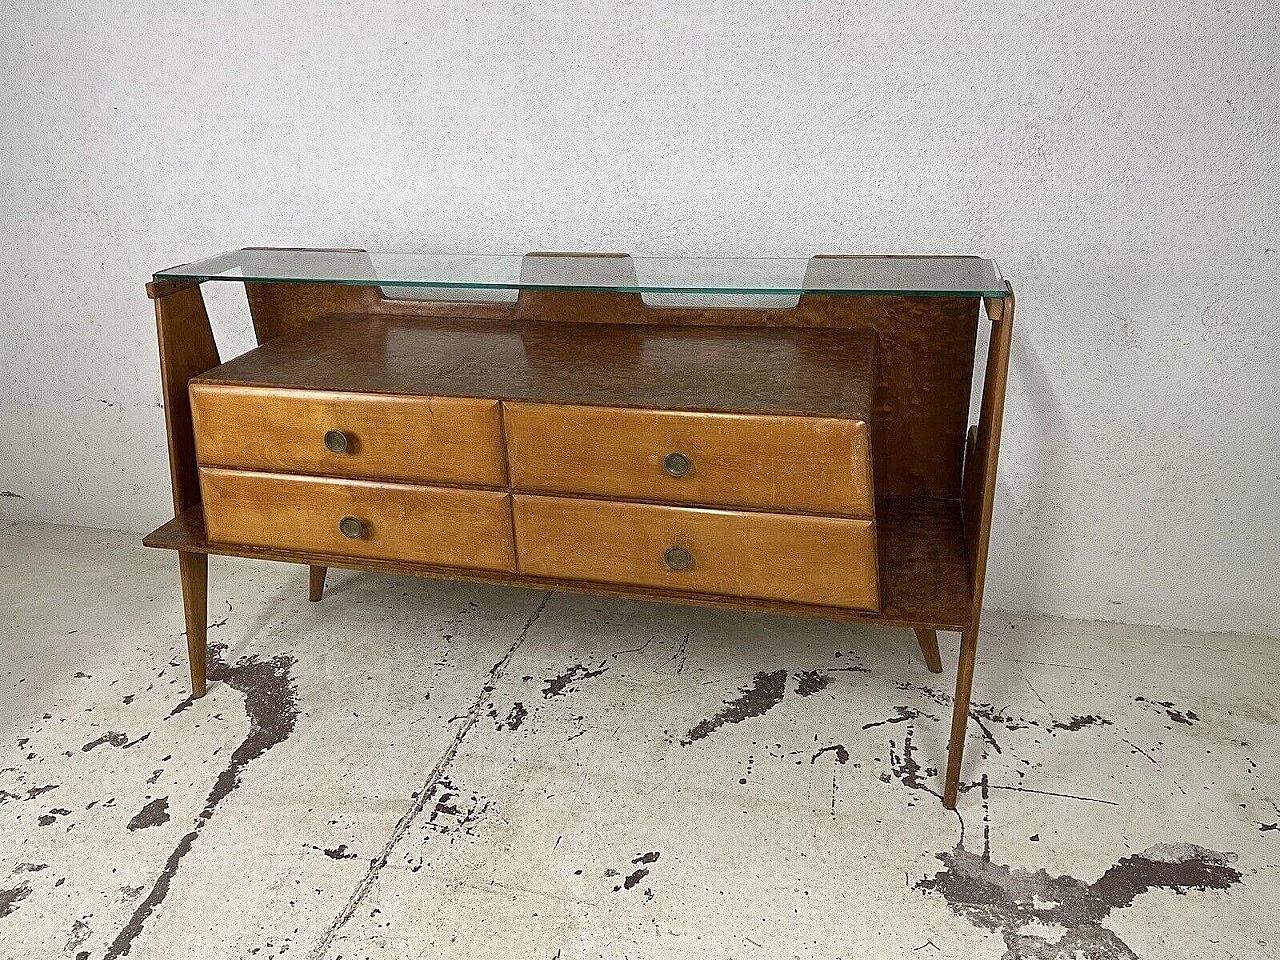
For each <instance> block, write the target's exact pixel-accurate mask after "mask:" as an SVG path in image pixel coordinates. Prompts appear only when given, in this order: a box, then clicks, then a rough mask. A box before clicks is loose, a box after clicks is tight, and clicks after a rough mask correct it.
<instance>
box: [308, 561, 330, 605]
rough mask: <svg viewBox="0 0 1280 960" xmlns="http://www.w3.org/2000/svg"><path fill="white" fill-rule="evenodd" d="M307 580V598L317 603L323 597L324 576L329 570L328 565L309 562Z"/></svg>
mask: <svg viewBox="0 0 1280 960" xmlns="http://www.w3.org/2000/svg"><path fill="white" fill-rule="evenodd" d="M307 572H308V575H309V582H308V584H307V599H308V600H310V601H311V602H312V603H319V602H320V601H321V600H323V599H324V578H325V574H327V573H328V572H329V568H328V567H318V566H316V565H315V564H311V565H310V566H308V567H307Z"/></svg>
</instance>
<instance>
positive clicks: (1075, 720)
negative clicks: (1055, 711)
mask: <svg viewBox="0 0 1280 960" xmlns="http://www.w3.org/2000/svg"><path fill="white" fill-rule="evenodd" d="M1113 722H1114V721H1112V720H1109V719H1107V718H1106V717H1100V716H1098V715H1097V714H1089V715H1088V716H1084V717H1072V718H1071V719H1070V720H1058V721H1056V722H1055V723H1054V724H1053V729H1054V730H1072V731H1074V730H1083V729H1084V728H1085V727H1109V726H1110V725H1111V724H1112V723H1113Z"/></svg>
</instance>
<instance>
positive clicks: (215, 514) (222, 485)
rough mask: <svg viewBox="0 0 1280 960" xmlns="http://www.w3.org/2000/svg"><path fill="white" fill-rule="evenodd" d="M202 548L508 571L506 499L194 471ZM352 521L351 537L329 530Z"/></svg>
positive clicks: (493, 494)
mask: <svg viewBox="0 0 1280 960" xmlns="http://www.w3.org/2000/svg"><path fill="white" fill-rule="evenodd" d="M200 490H201V493H202V495H203V497H204V522H205V528H206V530H207V531H208V535H209V539H210V541H217V542H221V543H239V544H248V545H251V546H256V547H274V548H277V549H281V550H297V551H299V552H303V553H323V554H331V555H335V556H344V555H345V556H352V557H372V558H376V559H380V560H409V561H413V562H415V563H429V564H437V565H439V566H445V567H472V568H477V569H483V570H514V569H515V551H514V549H513V548H512V543H511V503H510V497H509V496H508V495H507V494H506V493H503V492H500V491H497V490H456V489H449V488H446V487H414V486H409V485H407V484H402V483H383V482H379V481H356V480H329V479H325V478H322V477H300V476H284V475H282V474H274V473H251V472H246V471H240V470H220V469H216V468H212V467H201V468H200ZM343 517H354V518H356V519H357V520H358V521H360V525H361V526H362V527H363V531H362V532H361V533H360V535H359V536H356V537H354V538H353V537H348V536H345V535H344V534H343V533H342V531H341V530H340V529H339V522H340V521H341V520H342V518H343Z"/></svg>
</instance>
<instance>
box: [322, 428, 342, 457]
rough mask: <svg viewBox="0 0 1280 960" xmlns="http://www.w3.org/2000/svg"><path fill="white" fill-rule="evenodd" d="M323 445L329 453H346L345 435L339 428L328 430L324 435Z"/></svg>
mask: <svg viewBox="0 0 1280 960" xmlns="http://www.w3.org/2000/svg"><path fill="white" fill-rule="evenodd" d="M324 445H325V446H326V447H327V448H328V450H329V452H330V453H346V452H347V435H346V434H345V433H343V432H342V431H341V430H329V431H327V432H326V433H325V435H324Z"/></svg>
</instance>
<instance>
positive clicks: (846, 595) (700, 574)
mask: <svg viewBox="0 0 1280 960" xmlns="http://www.w3.org/2000/svg"><path fill="white" fill-rule="evenodd" d="M513 499H514V502H515V507H514V509H515V526H516V543H517V544H518V545H519V549H518V553H519V557H520V572H521V573H522V574H527V575H529V576H537V577H554V578H557V579H566V580H587V581H595V582H605V583H619V584H631V585H636V586H644V587H659V588H662V589H667V590H672V591H679V592H689V593H714V594H724V595H727V596H736V597H755V598H759V599H764V600H788V601H791V602H794V603H817V604H823V605H827V606H836V607H846V608H851V609H858V610H878V609H879V608H880V591H879V586H878V583H877V577H876V537H875V524H874V523H873V522H872V521H870V520H853V519H848V518H843V517H812V516H783V515H781V514H776V513H745V512H740V511H731V510H698V509H690V508H687V507H665V506H658V505H655V504H643V503H611V502H608V501H604V500H574V499H570V498H567V497H536V496H525V495H521V494H516V495H515V496H514V498H513ZM671 547H681V548H683V549H684V550H686V551H687V552H688V554H689V557H690V559H691V561H692V562H691V563H690V564H689V566H688V567H687V568H686V569H683V570H673V569H671V568H670V567H669V566H668V564H667V562H666V557H667V551H668V550H669V549H670V548H671ZM675 559H676V560H679V557H676V558H675Z"/></svg>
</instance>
